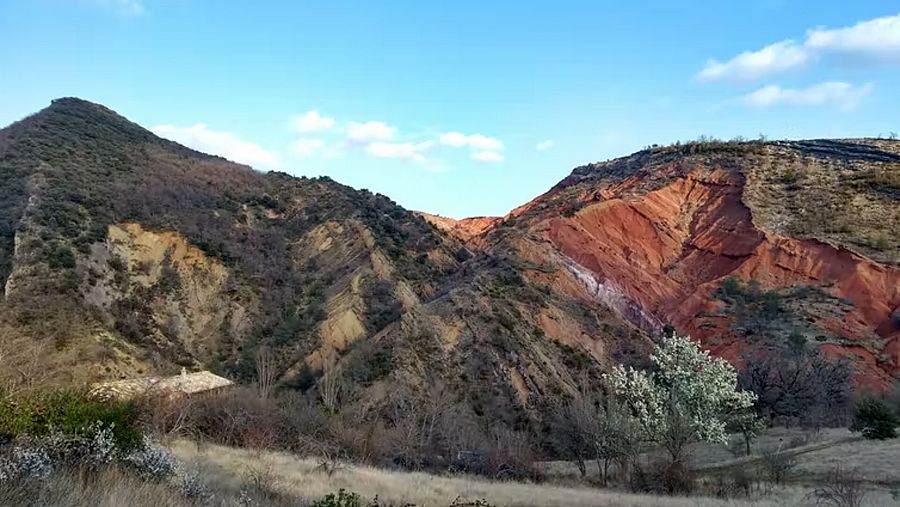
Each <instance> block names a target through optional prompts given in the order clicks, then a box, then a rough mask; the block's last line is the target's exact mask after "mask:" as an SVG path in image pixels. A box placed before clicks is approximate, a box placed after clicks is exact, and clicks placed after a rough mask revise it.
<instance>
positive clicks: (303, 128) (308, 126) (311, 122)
mask: <svg viewBox="0 0 900 507" xmlns="http://www.w3.org/2000/svg"><path fill="white" fill-rule="evenodd" d="M291 125H292V126H293V127H294V130H296V131H297V132H300V133H301V134H305V133H308V132H319V131H321V130H328V129H330V128H331V127H333V126H334V118H329V117H328V116H322V115H321V114H319V112H318V111H307V112H306V113H304V114H302V115H297V116H294V117H293V118H291Z"/></svg>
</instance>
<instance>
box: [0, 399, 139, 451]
mask: <svg viewBox="0 0 900 507" xmlns="http://www.w3.org/2000/svg"><path fill="white" fill-rule="evenodd" d="M136 423H137V411H136V409H135V406H134V405H133V404H132V403H130V402H117V401H109V402H104V401H97V400H93V399H90V398H89V397H88V396H87V395H86V394H85V393H81V392H76V391H56V392H51V393H39V394H36V395H33V396H29V397H26V398H19V399H16V400H12V401H9V400H7V401H0V436H5V437H7V438H10V439H14V438H20V437H47V436H50V435H51V434H54V433H55V434H56V438H60V436H67V437H78V438H83V439H90V438H92V437H93V436H94V435H95V434H96V432H97V431H99V430H100V429H104V428H105V429H106V430H108V431H110V432H111V438H112V440H113V442H114V444H115V446H116V447H117V448H119V449H122V450H124V451H127V450H131V449H135V448H138V447H140V445H141V433H140V431H139V430H138V428H137V424H136Z"/></svg>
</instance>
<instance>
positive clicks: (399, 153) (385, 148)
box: [365, 141, 434, 162]
mask: <svg viewBox="0 0 900 507" xmlns="http://www.w3.org/2000/svg"><path fill="white" fill-rule="evenodd" d="M433 146H434V141H423V142H421V143H386V142H374V143H371V144H369V145H368V146H366V148H365V151H366V153H368V154H369V155H371V156H373V157H376V158H396V159H405V160H412V161H414V162H425V161H426V160H427V159H426V158H425V154H424V152H425V151H427V150H429V149H430V148H431V147H433Z"/></svg>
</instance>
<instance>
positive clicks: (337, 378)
mask: <svg viewBox="0 0 900 507" xmlns="http://www.w3.org/2000/svg"><path fill="white" fill-rule="evenodd" d="M343 385H344V379H343V374H342V372H341V367H340V366H339V365H338V364H337V362H336V361H334V360H332V361H329V362H328V363H327V364H326V366H325V368H324V369H323V373H322V378H320V379H319V397H320V398H321V400H322V405H323V406H324V407H325V409H326V410H328V411H329V412H331V413H332V414H334V413H336V412H337V411H338V409H339V408H340V399H341V390H342V389H343Z"/></svg>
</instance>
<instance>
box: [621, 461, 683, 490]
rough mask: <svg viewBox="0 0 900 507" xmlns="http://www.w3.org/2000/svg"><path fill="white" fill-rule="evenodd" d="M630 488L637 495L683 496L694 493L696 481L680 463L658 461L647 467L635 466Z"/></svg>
mask: <svg viewBox="0 0 900 507" xmlns="http://www.w3.org/2000/svg"><path fill="white" fill-rule="evenodd" d="M630 487H631V490H632V491H634V492H637V493H656V494H666V495H681V494H687V493H690V492H692V491H694V489H695V487H696V479H695V477H694V474H693V472H691V470H690V469H689V468H688V467H687V466H686V465H685V464H684V463H682V462H680V461H656V462H653V463H651V464H650V465H647V466H641V465H638V464H635V466H634V468H633V470H632V474H631V482H630Z"/></svg>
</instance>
